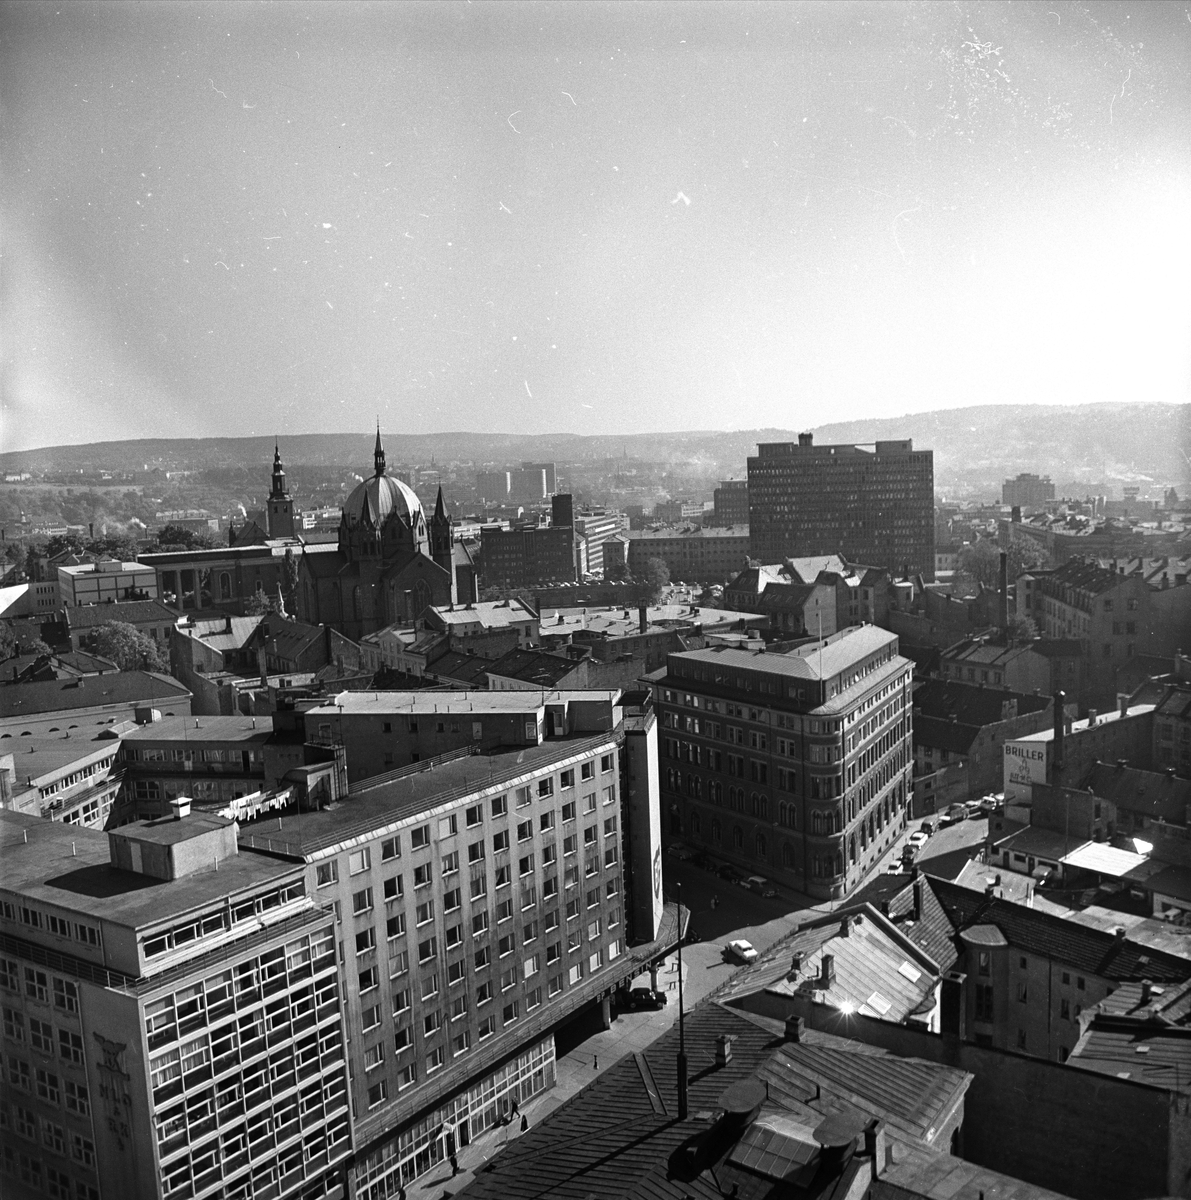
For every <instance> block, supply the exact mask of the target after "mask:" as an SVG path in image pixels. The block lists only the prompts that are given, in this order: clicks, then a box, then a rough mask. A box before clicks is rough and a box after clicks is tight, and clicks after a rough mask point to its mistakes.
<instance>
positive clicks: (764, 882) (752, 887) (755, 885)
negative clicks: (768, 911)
mask: <svg viewBox="0 0 1191 1200" xmlns="http://www.w3.org/2000/svg"><path fill="white" fill-rule="evenodd" d="M741 886H742V887H746V888H748V889H749V891H751V892H756V893H757V895H758V896H763V895H764V894H765V889H766V888H767V887H769V880H768V879H766V878H765V876H764V875H750V876H749V877H748V878H747V879H745V880H742V881H741Z"/></svg>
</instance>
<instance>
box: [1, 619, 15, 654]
mask: <svg viewBox="0 0 1191 1200" xmlns="http://www.w3.org/2000/svg"><path fill="white" fill-rule="evenodd" d="M16 652H17V639H16V636H15V635H14V634H13V632H12V630H11V629H10V628H9V625H8V622H7V621H0V662H3V661H4V660H6V659H9V658H12V656H13V655H14V654H16Z"/></svg>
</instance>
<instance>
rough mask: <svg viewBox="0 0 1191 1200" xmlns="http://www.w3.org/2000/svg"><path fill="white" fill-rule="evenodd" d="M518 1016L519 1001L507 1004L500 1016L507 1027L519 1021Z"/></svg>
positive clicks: (511, 1001)
mask: <svg viewBox="0 0 1191 1200" xmlns="http://www.w3.org/2000/svg"><path fill="white" fill-rule="evenodd" d="M517 1016H518V1007H517V1001H516V1000H510V1001H509V1002H508V1004H506V1005H505V1006H504V1008H503V1009H502V1010H501V1014H500V1017H501V1020H502V1021H503V1022H504V1023H505V1024H506V1025H511V1024H512V1023H513V1022H514V1021H515V1020H516V1019H517Z"/></svg>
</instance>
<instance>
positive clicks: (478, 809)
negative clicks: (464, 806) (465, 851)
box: [464, 804, 484, 829]
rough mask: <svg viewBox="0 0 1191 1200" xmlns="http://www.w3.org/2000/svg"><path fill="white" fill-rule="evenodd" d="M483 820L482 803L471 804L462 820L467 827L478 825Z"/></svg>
mask: <svg viewBox="0 0 1191 1200" xmlns="http://www.w3.org/2000/svg"><path fill="white" fill-rule="evenodd" d="M483 820H484V806H483V805H482V804H473V805H472V806H471V807H470V808H469V809H468V810H467V812H466V813H465V814H464V822H465V823H466V825H467V827H468V829H471V828H473V827H474V826H476V825H479V824H481V823H482V822H483Z"/></svg>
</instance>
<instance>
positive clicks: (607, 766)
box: [600, 754, 616, 772]
mask: <svg viewBox="0 0 1191 1200" xmlns="http://www.w3.org/2000/svg"><path fill="white" fill-rule="evenodd" d="M614 766H616V756H615V755H612V754H604V755H601V757H600V771H601V772H608V771H611V770H612V768H613V767H614Z"/></svg>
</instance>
